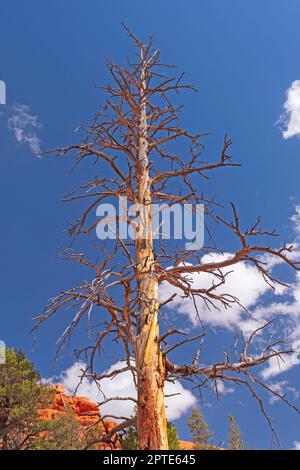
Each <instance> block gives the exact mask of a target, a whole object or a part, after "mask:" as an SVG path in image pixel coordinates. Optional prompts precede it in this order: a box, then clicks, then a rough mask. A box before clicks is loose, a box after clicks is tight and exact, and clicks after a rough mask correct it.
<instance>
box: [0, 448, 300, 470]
mask: <svg viewBox="0 0 300 470" xmlns="http://www.w3.org/2000/svg"><path fill="white" fill-rule="evenodd" d="M298 456H300V454H299V453H298V452H297V451H278V450H275V451H248V450H246V451H228V450H220V451H203V450H201V451H96V450H95V451H2V452H0V464H3V463H4V462H7V463H10V464H11V463H12V464H14V463H15V464H18V465H21V466H23V465H24V464H25V465H26V464H31V463H33V464H34V463H39V464H41V463H44V462H45V463H47V464H49V463H50V464H51V462H53V463H56V462H57V463H60V464H62V463H71V464H72V463H76V464H77V465H78V464H79V465H80V463H81V462H82V464H83V465H85V466H86V465H88V464H90V463H91V464H93V465H97V464H99V465H101V466H103V467H104V468H105V466H106V467H109V466H111V465H118V466H121V467H124V468H132V469H135V468H141V466H143V467H144V466H146V465H147V466H149V468H151V467H152V468H153V467H155V466H157V465H164V466H172V467H173V466H175V465H181V466H183V467H186V468H188V467H191V468H193V467H194V468H195V467H196V466H198V465H199V464H201V465H203V464H206V463H209V464H215V465H218V464H223V465H224V464H227V463H228V464H230V463H231V462H233V463H244V464H249V463H251V461H253V462H259V463H262V464H264V463H265V464H266V465H267V464H268V465H270V463H271V462H273V461H274V462H275V463H276V464H285V465H286V463H287V459H288V463H289V465H290V464H291V462H292V461H293V460H295V461H297V460H298V459H299V457H298ZM94 468H95V467H94Z"/></svg>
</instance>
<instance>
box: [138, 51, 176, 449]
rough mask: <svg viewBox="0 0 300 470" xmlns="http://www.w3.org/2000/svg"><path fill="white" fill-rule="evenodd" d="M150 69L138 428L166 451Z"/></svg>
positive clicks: (142, 164)
mask: <svg viewBox="0 0 300 470" xmlns="http://www.w3.org/2000/svg"><path fill="white" fill-rule="evenodd" d="M142 60H143V57H142ZM146 71H147V64H146V63H144V66H143V68H142V74H141V91H140V137H139V152H138V167H137V171H136V176H137V178H136V181H137V191H136V199H137V202H138V203H140V204H142V205H143V207H145V208H146V209H145V211H144V212H142V211H141V212H140V216H142V217H141V219H142V223H141V224H140V226H139V230H140V231H141V232H140V236H139V237H137V240H136V258H137V270H138V295H139V302H140V303H139V318H138V331H137V344H136V358H135V359H136V365H137V367H138V368H139V369H140V371H141V374H139V376H138V378H137V381H138V387H137V388H138V411H137V429H138V440H139V449H140V450H147V449H149V450H165V449H168V437H167V421H166V415H165V397H164V378H165V371H164V365H163V358H162V353H161V348H160V344H159V341H158V340H159V325H158V279H157V276H156V274H155V273H154V270H153V267H154V251H153V237H152V220H151V190H150V186H151V181H150V176H149V161H148V141H147V97H146V79H147V77H146ZM142 232H143V233H142Z"/></svg>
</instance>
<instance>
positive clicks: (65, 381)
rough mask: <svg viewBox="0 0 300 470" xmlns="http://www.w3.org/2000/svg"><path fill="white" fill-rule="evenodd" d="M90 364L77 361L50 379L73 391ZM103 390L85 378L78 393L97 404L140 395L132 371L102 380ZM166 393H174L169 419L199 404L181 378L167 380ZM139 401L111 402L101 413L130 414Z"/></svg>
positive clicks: (168, 400)
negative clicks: (173, 381) (115, 398)
mask: <svg viewBox="0 0 300 470" xmlns="http://www.w3.org/2000/svg"><path fill="white" fill-rule="evenodd" d="M125 366H126V364H125V362H117V363H116V364H114V365H113V366H111V367H110V368H109V369H108V370H107V371H106V372H107V373H109V372H112V371H113V370H116V369H121V368H123V367H125ZM85 367H86V365H85V364H84V363H82V362H76V363H75V364H73V365H72V366H71V367H69V368H68V369H67V370H65V371H64V372H62V373H61V375H60V377H57V378H53V379H50V382H51V383H53V382H59V383H60V384H62V385H63V386H64V387H65V389H66V392H67V393H68V394H70V395H71V394H73V393H74V392H75V389H76V387H77V385H78V383H79V377H80V375H81V373H82V372H81V370H82V369H85ZM100 385H101V390H99V387H98V386H97V384H96V383H95V382H94V381H93V380H89V379H84V380H83V382H82V384H81V385H80V386H79V388H78V390H77V393H76V394H77V395H84V396H87V397H88V398H89V399H90V400H91V401H94V402H96V403H99V402H102V401H103V400H104V399H105V398H111V397H116V396H118V397H132V398H136V390H135V385H134V382H133V378H132V374H131V372H129V371H127V372H123V373H122V374H120V375H118V376H116V377H115V378H109V379H103V380H102V381H101V382H100ZM165 394H166V395H173V394H176V395H175V396H170V397H167V398H166V405H167V418H168V419H170V420H176V419H178V418H180V417H181V416H182V415H183V414H184V413H185V412H186V411H188V409H189V408H191V407H192V406H194V405H195V404H196V398H195V397H194V395H193V394H192V393H191V392H190V391H189V390H187V389H185V388H184V387H183V386H182V384H181V383H180V382H178V381H176V382H175V383H170V382H166V385H165ZM134 407H135V403H134V402H132V401H121V400H120V401H111V402H108V403H107V404H105V405H103V406H101V414H102V415H105V414H109V415H115V416H123V417H129V416H131V415H132V414H133V412H134Z"/></svg>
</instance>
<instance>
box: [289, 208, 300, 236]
mask: <svg viewBox="0 0 300 470" xmlns="http://www.w3.org/2000/svg"><path fill="white" fill-rule="evenodd" d="M290 220H291V221H292V222H293V224H294V229H295V231H296V234H297V235H298V236H299V235H300V204H297V205H296V207H295V214H293V215H292V217H290Z"/></svg>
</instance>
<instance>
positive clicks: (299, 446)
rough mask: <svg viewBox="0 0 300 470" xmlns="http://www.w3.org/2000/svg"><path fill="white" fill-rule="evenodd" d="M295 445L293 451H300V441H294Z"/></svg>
mask: <svg viewBox="0 0 300 470" xmlns="http://www.w3.org/2000/svg"><path fill="white" fill-rule="evenodd" d="M293 444H294V447H293V448H292V450H300V441H294V442H293Z"/></svg>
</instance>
